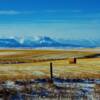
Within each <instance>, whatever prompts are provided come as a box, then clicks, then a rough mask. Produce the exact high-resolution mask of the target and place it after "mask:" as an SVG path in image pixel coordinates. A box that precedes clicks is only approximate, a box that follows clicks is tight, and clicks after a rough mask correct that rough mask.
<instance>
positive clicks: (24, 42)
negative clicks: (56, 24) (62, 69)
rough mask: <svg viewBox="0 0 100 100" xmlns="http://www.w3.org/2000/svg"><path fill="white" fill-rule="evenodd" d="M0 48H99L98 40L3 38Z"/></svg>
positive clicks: (0, 41) (0, 40)
mask: <svg viewBox="0 0 100 100" xmlns="http://www.w3.org/2000/svg"><path fill="white" fill-rule="evenodd" d="M0 47H1V48H95V47H100V43H99V40H97V39H96V40H88V39H66V40H65V39H53V38H50V37H46V36H44V37H37V38H35V37H34V38H22V39H18V38H6V39H5V38H3V39H0Z"/></svg>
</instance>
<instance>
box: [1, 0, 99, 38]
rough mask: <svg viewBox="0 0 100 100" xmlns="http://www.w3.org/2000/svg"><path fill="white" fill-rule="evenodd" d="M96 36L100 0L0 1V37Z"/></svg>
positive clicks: (97, 32)
mask: <svg viewBox="0 0 100 100" xmlns="http://www.w3.org/2000/svg"><path fill="white" fill-rule="evenodd" d="M99 35H100V0H0V37H6V38H8V37H16V36H17V37H34V36H49V37H53V38H64V39H69V38H70V39H76V38H77V39H83V38H84V39H94V38H96V39H99V38H100V37H99Z"/></svg>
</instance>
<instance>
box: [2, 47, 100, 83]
mask: <svg viewBox="0 0 100 100" xmlns="http://www.w3.org/2000/svg"><path fill="white" fill-rule="evenodd" d="M99 54H100V52H99V50H97V51H96V50H92V49H90V50H88V49H86V50H23V49H12V50H10V49H9V50H3V49H2V50H0V81H3V80H8V79H10V80H16V79H32V78H48V77H50V71H49V70H50V67H49V66H50V62H52V63H53V75H54V76H56V77H63V78H99V79H100V57H99V56H100V55H99ZM72 57H75V58H76V59H77V63H76V64H70V63H69V59H70V58H72Z"/></svg>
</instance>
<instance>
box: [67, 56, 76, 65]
mask: <svg viewBox="0 0 100 100" xmlns="http://www.w3.org/2000/svg"><path fill="white" fill-rule="evenodd" d="M68 60H69V64H76V63H77V59H76V58H75V57H72V58H69V59H68Z"/></svg>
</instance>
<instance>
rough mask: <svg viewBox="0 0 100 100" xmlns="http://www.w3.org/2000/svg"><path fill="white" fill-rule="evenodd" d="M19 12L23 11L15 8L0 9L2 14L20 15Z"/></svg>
mask: <svg viewBox="0 0 100 100" xmlns="http://www.w3.org/2000/svg"><path fill="white" fill-rule="evenodd" d="M18 14H21V12H19V11H15V10H0V15H18Z"/></svg>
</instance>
